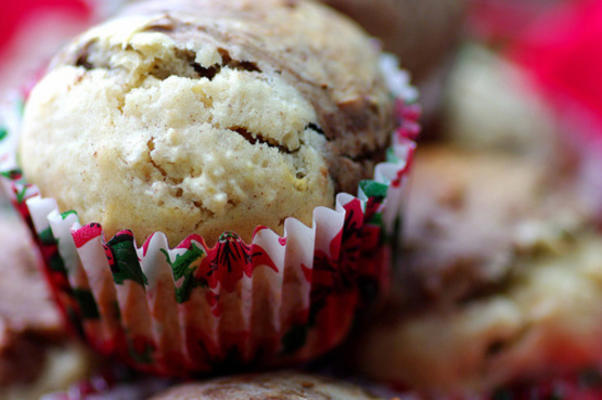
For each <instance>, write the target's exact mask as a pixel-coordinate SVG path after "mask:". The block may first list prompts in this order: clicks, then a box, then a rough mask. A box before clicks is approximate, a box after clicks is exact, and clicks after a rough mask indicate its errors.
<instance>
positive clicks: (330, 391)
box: [152, 372, 380, 400]
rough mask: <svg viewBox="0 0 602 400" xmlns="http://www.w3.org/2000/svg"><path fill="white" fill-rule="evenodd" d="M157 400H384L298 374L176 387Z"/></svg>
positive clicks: (239, 378)
mask: <svg viewBox="0 0 602 400" xmlns="http://www.w3.org/2000/svg"><path fill="white" fill-rule="evenodd" d="M152 399H153V400H184V399H198V400H220V399H228V400H238V399H240V400H243V399H255V400H270V399H280V400H318V399H320V400H322V399H332V400H343V399H345V400H369V399H380V397H376V396H372V395H370V394H369V393H367V392H365V391H364V390H362V389H360V388H358V387H355V386H353V385H350V384H347V383H341V382H337V381H334V380H331V379H327V378H323V377H318V376H313V375H306V374H300V373H294V372H277V373H271V374H263V375H243V376H235V377H226V378H218V379H214V380H211V381H208V382H204V383H190V384H186V385H180V386H175V387H173V388H171V389H169V390H167V391H166V392H164V393H161V394H158V395H156V396H155V397H153V398H152Z"/></svg>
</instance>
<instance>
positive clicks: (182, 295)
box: [161, 243, 206, 304]
mask: <svg viewBox="0 0 602 400" xmlns="http://www.w3.org/2000/svg"><path fill="white" fill-rule="evenodd" d="M161 252H162V253H163V254H164V255H165V258H166V259H167V263H168V264H169V265H170V267H171V270H172V274H173V277H174V280H176V281H177V280H179V279H181V278H184V280H183V281H182V284H181V285H180V286H179V287H177V288H176V301H177V302H178V303H179V304H182V303H185V302H187V301H188V300H189V299H190V293H191V292H192V289H194V288H195V287H198V286H206V284H203V282H201V281H196V280H195V279H194V271H196V269H197V268H198V267H197V266H195V267H191V265H192V263H194V262H195V261H197V260H199V259H200V258H202V257H203V256H204V255H205V250H203V249H201V248H200V247H198V246H197V245H196V244H194V243H192V244H191V245H190V247H189V248H188V249H187V250H186V252H185V253H184V254H178V255H177V256H176V260H175V261H174V262H171V260H170V259H169V254H168V253H167V251H166V250H165V249H161Z"/></svg>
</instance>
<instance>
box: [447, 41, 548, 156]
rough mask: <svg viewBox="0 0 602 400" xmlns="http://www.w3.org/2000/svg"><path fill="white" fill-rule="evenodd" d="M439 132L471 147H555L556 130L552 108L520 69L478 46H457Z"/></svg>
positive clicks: (537, 151) (521, 149)
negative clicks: (441, 130)
mask: <svg viewBox="0 0 602 400" xmlns="http://www.w3.org/2000/svg"><path fill="white" fill-rule="evenodd" d="M444 114H445V117H444V123H443V126H444V132H443V135H444V138H445V139H446V140H448V141H450V142H452V143H456V144H458V145H460V146H462V147H466V148H471V149H496V150H504V151H509V152H514V153H523V154H526V153H529V154H540V155H542V156H544V157H546V156H549V155H550V154H551V153H553V152H555V146H556V145H557V141H558V135H559V131H558V128H557V127H556V124H555V122H554V118H553V115H552V112H551V110H550V109H549V108H548V107H547V106H546V105H545V104H544V102H543V100H542V99H540V98H539V97H538V96H537V94H536V91H535V90H533V88H532V87H531V86H530V85H529V83H528V80H527V79H526V77H525V76H524V74H523V73H522V72H521V71H520V69H519V68H518V67H517V66H515V65H513V64H511V63H510V62H509V61H506V60H504V59H503V58H502V57H501V56H498V55H496V54H495V53H493V52H492V51H490V50H488V49H486V48H485V47H483V46H480V45H476V44H472V45H467V46H466V47H464V48H463V49H462V51H461V52H460V55H459V57H458V62H457V63H456V65H455V66H454V68H453V70H452V73H451V76H450V78H449V88H448V90H447V93H446V99H445V111H444Z"/></svg>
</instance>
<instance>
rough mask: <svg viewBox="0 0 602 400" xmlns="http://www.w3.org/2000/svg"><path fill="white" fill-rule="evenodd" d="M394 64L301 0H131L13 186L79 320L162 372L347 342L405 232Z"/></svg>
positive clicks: (55, 72) (58, 104)
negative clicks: (399, 235) (358, 313)
mask: <svg viewBox="0 0 602 400" xmlns="http://www.w3.org/2000/svg"><path fill="white" fill-rule="evenodd" d="M341 35H342V36H341ZM340 37H344V38H345V40H340ZM393 64H394V62H393V63H392V61H391V58H390V57H389V58H381V54H380V52H379V50H378V48H376V47H374V45H373V43H372V41H371V40H370V39H369V38H368V37H367V36H365V34H364V33H362V31H361V30H360V29H359V28H358V27H357V26H355V25H354V24H353V23H352V22H350V21H348V20H347V19H345V18H344V17H342V16H340V15H338V14H337V13H335V12H334V11H332V10H330V9H328V8H326V7H324V6H321V5H319V4H315V3H313V2H304V1H299V2H296V1H292V2H291V1H284V0H262V1H250V0H240V1H208V0H206V1H201V0H180V1H177V2H170V4H169V6H166V5H165V3H164V2H158V1H150V2H144V3H135V4H133V5H132V6H131V7H130V8H128V9H126V10H124V12H123V13H122V14H121V15H119V16H117V17H116V18H115V19H113V20H111V21H108V22H106V23H105V24H102V25H100V26H98V27H95V28H92V29H91V30H90V31H88V32H86V33H84V34H83V35H82V36H80V37H79V38H76V39H75V40H74V41H73V42H72V43H71V44H69V45H68V46H67V47H66V48H65V49H64V50H63V51H62V52H61V53H59V54H58V55H57V56H56V57H55V59H54V61H53V62H52V64H51V66H50V68H49V71H48V73H47V74H46V76H45V77H44V78H43V79H42V80H41V81H40V82H39V83H38V85H37V86H36V87H35V88H34V89H33V90H32V92H31V95H30V97H29V99H28V101H27V104H26V107H25V112H24V116H23V121H22V128H21V130H20V133H21V140H20V145H19V158H20V160H21V166H22V168H23V173H24V177H21V176H20V175H19V173H18V172H14V173H13V174H12V176H11V177H12V178H13V182H12V183H11V185H12V186H11V187H10V191H11V192H12V196H13V201H14V202H15V203H16V204H17V205H18V206H19V207H20V209H21V211H22V214H23V216H24V217H25V218H26V219H27V220H29V219H31V222H32V224H33V227H34V229H35V231H36V234H37V235H38V237H39V245H40V247H41V250H42V253H43V254H45V255H46V256H47V257H46V261H47V264H48V265H47V269H48V270H49V271H50V275H51V281H52V282H53V284H54V286H55V287H56V288H58V289H59V290H58V292H59V293H58V299H59V303H60V304H61V306H62V308H63V309H64V310H65V311H66V313H67V315H68V317H69V319H70V321H72V323H74V324H75V325H76V327H77V328H78V330H80V331H81V332H82V333H83V334H84V335H85V336H86V337H87V339H88V341H89V342H90V343H92V344H93V346H94V347H95V348H97V349H98V350H100V351H101V352H103V353H107V354H119V355H120V356H121V357H122V358H123V359H125V360H126V361H127V362H129V363H130V364H132V365H134V366H136V367H137V368H140V369H143V370H145V371H151V372H158V373H163V374H176V375H184V374H187V373H191V372H199V371H208V370H211V369H214V368H216V367H217V366H218V365H220V364H226V365H233V364H236V363H242V364H248V363H251V362H254V363H260V364H269V365H274V364H281V363H290V362H298V361H304V360H307V359H310V358H313V357H315V356H316V355H319V354H322V353H324V352H325V351H327V350H329V349H330V348H332V347H333V346H334V345H336V344H337V343H339V342H340V341H341V340H342V338H343V337H344V336H345V334H346V332H347V331H348V329H349V326H350V324H351V322H352V320H353V315H354V313H355V311H356V308H357V307H358V306H360V305H364V304H367V303H368V302H369V301H372V300H375V299H376V298H377V297H378V296H377V295H378V294H382V293H383V292H384V290H385V289H386V287H387V282H388V281H387V276H388V270H389V254H390V253H389V252H390V246H391V245H392V244H396V243H397V232H398V229H399V220H400V217H399V214H400V205H401V201H402V197H403V187H404V182H405V175H406V173H407V171H408V169H409V166H410V164H409V162H410V161H411V154H412V152H413V150H414V144H413V142H412V141H411V139H410V136H412V135H413V134H415V133H416V130H417V125H416V123H415V122H416V121H415V118H416V117H417V114H416V112H415V106H414V105H413V104H411V102H413V101H414V100H415V98H414V91H413V90H412V89H411V88H409V87H408V86H407V75H406V74H404V73H402V72H401V71H399V70H397V69H396V67H395V66H394V65H393ZM383 71H386V73H385V72H383ZM396 96H402V98H401V99H396V98H395V97H396ZM397 128H399V129H397ZM410 128H411V129H410ZM42 132H44V133H42ZM370 177H373V179H367V178H370ZM22 178H24V179H22ZM345 192H349V193H354V194H355V193H357V194H358V197H354V196H352V195H350V194H347V193H345ZM82 224H83V226H82ZM138 246H141V247H138ZM57 265H58V267H57ZM61 274H62V275H61ZM65 281H66V282H68V284H65ZM74 293H75V294H77V295H74ZM116 305H117V307H116Z"/></svg>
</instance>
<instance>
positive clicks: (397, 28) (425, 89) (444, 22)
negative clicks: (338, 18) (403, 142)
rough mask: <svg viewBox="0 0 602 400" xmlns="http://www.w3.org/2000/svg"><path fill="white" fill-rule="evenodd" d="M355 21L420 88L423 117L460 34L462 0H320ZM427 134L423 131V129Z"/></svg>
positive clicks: (430, 110) (430, 112) (437, 96)
mask: <svg viewBox="0 0 602 400" xmlns="http://www.w3.org/2000/svg"><path fill="white" fill-rule="evenodd" d="M322 1H323V2H324V3H326V4H328V5H330V6H332V7H334V8H335V9H337V10H339V11H341V12H342V13H344V14H347V15H348V16H350V17H351V18H353V19H354V20H356V21H357V22H358V23H359V24H360V25H361V26H362V27H363V28H364V29H366V30H367V31H368V33H370V34H371V35H373V36H375V37H377V38H378V39H380V41H381V42H382V44H383V47H384V50H386V51H388V52H391V53H393V54H395V55H396V56H397V57H399V59H400V61H401V63H402V64H403V66H404V68H405V69H407V70H408V71H409V72H410V74H411V76H412V81H413V82H415V84H416V85H417V86H418V87H419V89H420V93H421V94H420V98H421V103H422V105H423V107H424V110H425V122H428V120H429V119H430V118H432V117H433V116H434V113H435V111H437V109H438V108H439V106H440V105H441V104H440V103H441V94H442V91H443V88H444V86H445V82H446V77H447V75H448V70H449V68H450V67H451V65H452V62H453V58H454V54H455V52H456V50H457V48H458V44H459V42H460V39H461V38H462V33H463V24H464V18H465V12H466V7H467V3H468V1H466V0H370V1H366V0H322ZM426 133H427V134H428V131H427V132H426Z"/></svg>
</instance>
